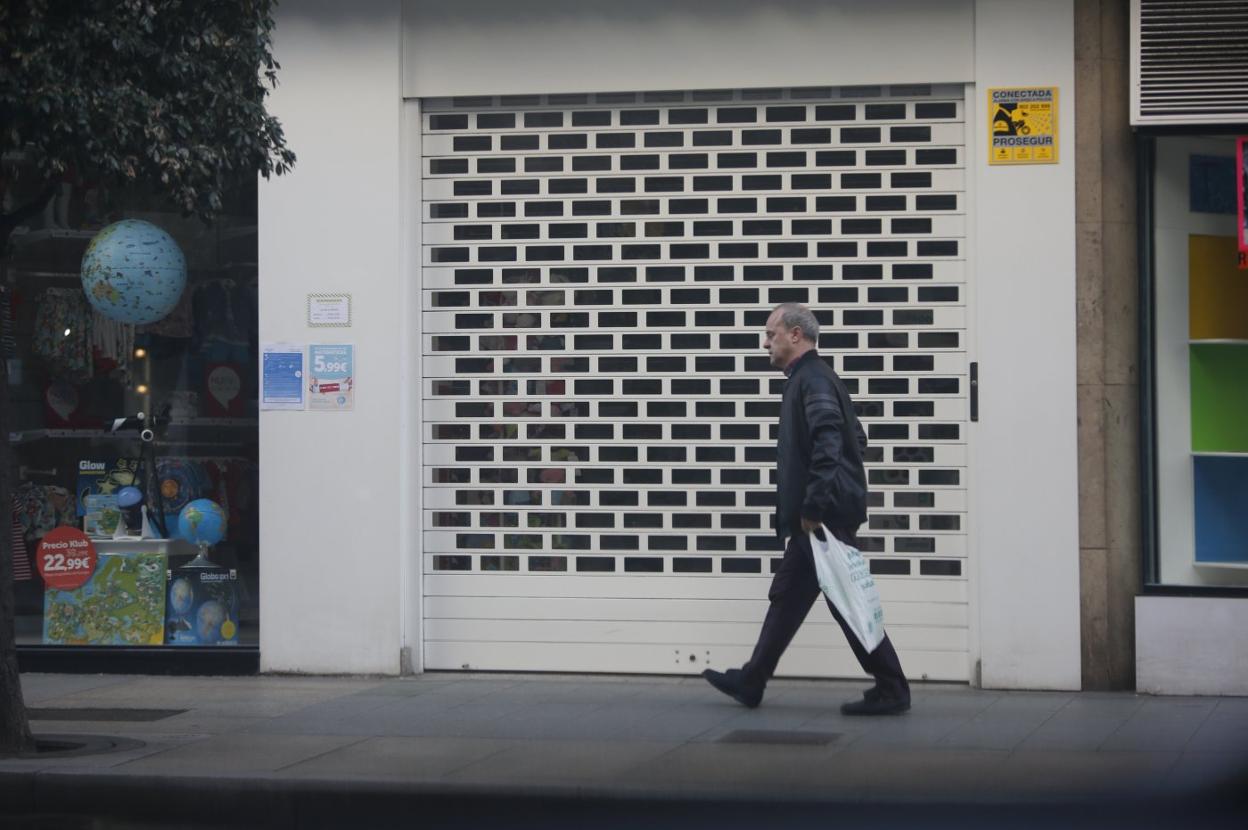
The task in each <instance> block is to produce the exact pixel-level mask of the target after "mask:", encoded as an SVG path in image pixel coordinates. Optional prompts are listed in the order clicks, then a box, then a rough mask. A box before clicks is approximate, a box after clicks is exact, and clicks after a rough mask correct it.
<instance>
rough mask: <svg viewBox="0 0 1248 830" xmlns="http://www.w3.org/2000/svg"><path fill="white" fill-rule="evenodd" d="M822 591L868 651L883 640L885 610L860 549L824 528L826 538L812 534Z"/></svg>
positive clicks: (812, 545)
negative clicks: (842, 540) (847, 543)
mask: <svg viewBox="0 0 1248 830" xmlns="http://www.w3.org/2000/svg"><path fill="white" fill-rule="evenodd" d="M810 549H811V551H812V552H813V553H814V559H815V573H816V574H817V575H818V577H819V589H820V590H821V591H823V593H824V595H825V596H827V598H828V599H829V600H830V601H831V602H832V604H833V605H834V606H836V610H837V611H839V612H840V614H841V616H842V617H844V618H845V622H846V623H847V624H848V625H849V629H850V630H851V631H853V632H854V635H855V636H857V638H858V642H860V643H862V647H863V648H865V649H866V650H867V652H868V653H869V652H872V651H875V650H876V648H878V647H879V645H880V643H881V642H883V641H884V609H883V608H882V607H880V592H879V590H878V589H877V588H876V587H875V579H874V578H872V576H871V568H870V566H869V565H868V564H867V560H865V559H863V558H862V554H861V553H859V552H858V549H857V548H852V547H850V546H849V545H846V544H844V543H843V542H841V540H839V539H837V538H836V537H835V536H833V535H832V533H831V531H829V530H828V529H827V527H824V528H823V539H820V538H819V537H818V536H817V535H815V534H814V533H811V534H810Z"/></svg>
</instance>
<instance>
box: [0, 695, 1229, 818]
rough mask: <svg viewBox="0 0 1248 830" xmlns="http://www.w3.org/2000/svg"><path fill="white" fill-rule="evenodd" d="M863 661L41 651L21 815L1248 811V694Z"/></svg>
mask: <svg viewBox="0 0 1248 830" xmlns="http://www.w3.org/2000/svg"><path fill="white" fill-rule="evenodd" d="M863 686H864V684H862V683H850V682H843V681H815V680H778V681H773V683H772V684H771V686H770V687H769V688H768V691H767V696H766V698H765V700H764V701H763V705H762V706H761V707H759V708H758V709H755V710H749V709H745V708H744V707H742V706H740V705H738V704H737V703H735V702H733V701H732V700H731V699H729V698H727V697H724V696H723V695H721V694H719V693H718V692H716V691H715V690H714V689H712V688H711V687H710V686H709V685H707V684H706V683H705V681H703V680H702V679H700V678H692V677H681V678H677V677H636V676H628V677H626V676H606V675H559V676H555V675H517V674H480V673H478V674H467V673H427V674H423V675H419V676H415V677H404V678H360V677H308V676H273V675H264V676H255V677H147V676H141V677H140V676H121V675H65V674H61V675H50V674H28V675H25V676H24V677H23V689H24V692H25V699H26V704H27V706H28V707H30V708H31V709H32V711H33V714H34V716H35V718H34V720H33V721H32V728H33V730H34V731H35V733H36V734H37V735H39V736H41V737H42V738H43V739H44V740H45V741H46V742H52V743H55V742H56V741H58V740H59V741H61V743H62V744H65V745H71V744H80V745H83V746H82V747H81V749H80V752H79V753H77V754H75V753H73V752H66V753H59V754H58V753H49V752H44V753H40V754H38V755H37V756H34V757H26V758H7V759H5V758H0V827H6V828H8V827H14V828H28V827H31V828H33V827H64V828H79V827H82V828H86V827H90V828H93V830H97V829H98V830H110V829H111V828H120V827H142V828H147V827H152V828H155V827H188V828H191V827H194V828H201V827H202V828H208V827H253V826H254V827H351V828H365V827H390V826H395V827H409V826H410V827H417V826H419V827H441V826H454V827H478V826H479V827H534V828H538V827H540V828H561V827H593V828H613V827H621V828H623V827H645V828H664V827H673V828H675V827H680V828H682V830H683V829H685V828H695V827H824V826H836V827H859V826H861V827H872V828H887V827H916V826H922V827H945V826H948V827H958V828H965V827H980V826H982V827H989V826H991V827H999V826H1001V825H1002V824H1003V823H1008V824H1009V825H1010V826H1012V827H1013V826H1019V827H1049V826H1053V827H1059V826H1060V827H1071V826H1087V827H1108V826H1123V827H1133V828H1140V827H1153V826H1156V827H1171V826H1174V827H1188V826H1200V827H1216V826H1227V827H1248V812H1245V808H1246V807H1248V698H1243V697H1237V698H1212V697H1209V698H1200V697H1149V696H1143V695H1135V694H1131V693H1089V692H1080V693H1074V692H1004V691H990V690H979V689H971V688H967V687H966V686H957V685H943V684H915V686H914V706H913V709H912V710H911V711H910V712H908V713H906V714H904V715H900V716H893V717H882V718H852V717H845V716H842V715H841V714H840V712H839V709H838V706H839V704H840V703H841V702H842V701H845V700H849V699H852V698H854V697H857V696H858V695H860V694H861V690H862V688H863ZM57 736H61V737H59V738H58V737H57ZM66 736H70V737H66ZM72 736H81V737H77V738H75V737H72ZM100 748H107V749H109V750H110V751H97V752H90V751H91V750H93V749H100ZM84 752H85V753H86V754H84Z"/></svg>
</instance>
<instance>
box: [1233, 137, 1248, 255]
mask: <svg viewBox="0 0 1248 830" xmlns="http://www.w3.org/2000/svg"><path fill="white" fill-rule="evenodd" d="M1245 145H1248V137H1245V136H1241V137H1239V138H1237V139H1235V173H1236V175H1235V201H1236V203H1237V204H1238V211H1237V212H1236V214H1235V222H1236V225H1235V227H1236V228H1238V232H1237V233H1236V234H1235V236H1236V238H1237V241H1238V242H1239V267H1240V268H1241V269H1243V270H1246V271H1248V210H1245V209H1244V195H1245V191H1248V155H1246V154H1245V153H1244V149H1245Z"/></svg>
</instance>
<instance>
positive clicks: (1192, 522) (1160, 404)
mask: <svg viewBox="0 0 1248 830" xmlns="http://www.w3.org/2000/svg"><path fill="white" fill-rule="evenodd" d="M1239 146H1242V141H1238V140H1236V139H1235V138H1232V137H1222V136H1207V137H1192V136H1162V137H1159V138H1158V139H1157V143H1156V166H1155V172H1154V189H1155V194H1156V196H1155V199H1154V204H1155V206H1156V207H1155V215H1154V221H1153V227H1152V229H1151V230H1152V237H1153V246H1152V247H1153V258H1154V262H1153V268H1154V286H1153V287H1154V304H1155V309H1156V314H1155V316H1156V320H1155V330H1154V338H1153V349H1154V352H1153V354H1154V361H1155V363H1154V365H1155V375H1156V377H1155V384H1156V386H1155V388H1156V398H1155V409H1156V469H1157V473H1156V477H1157V505H1156V515H1157V562H1156V568H1155V570H1154V573H1155V576H1156V578H1155V581H1156V582H1157V583H1159V584H1162V585H1180V586H1248V518H1246V517H1248V270H1243V269H1242V268H1241V267H1240V266H1241V260H1240V244H1241V241H1242V240H1241V239H1240V234H1241V231H1240V228H1241V224H1240V223H1242V221H1243V219H1242V217H1241V216H1239V215H1237V213H1239V212H1240V211H1241V210H1242V208H1241V206H1242V204H1243V196H1242V191H1243V180H1244V170H1243V162H1242V150H1239V152H1238V153H1237V147H1239ZM1237 191H1238V192H1237Z"/></svg>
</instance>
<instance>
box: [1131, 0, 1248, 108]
mask: <svg viewBox="0 0 1248 830" xmlns="http://www.w3.org/2000/svg"><path fill="white" fill-rule="evenodd" d="M1131 12H1132V14H1131V75H1132V100H1131V123H1132V124H1133V125H1146V124H1220V123H1228V122H1229V123H1234V122H1238V121H1248V3H1245V2H1244V1H1243V0H1187V2H1183V1H1182V0H1134V2H1133V3H1132V4H1131Z"/></svg>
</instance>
